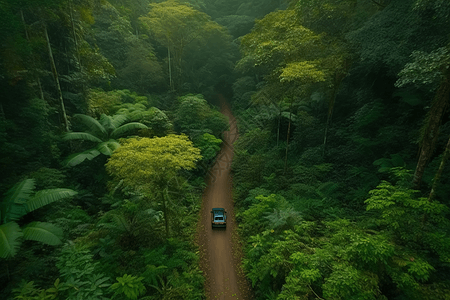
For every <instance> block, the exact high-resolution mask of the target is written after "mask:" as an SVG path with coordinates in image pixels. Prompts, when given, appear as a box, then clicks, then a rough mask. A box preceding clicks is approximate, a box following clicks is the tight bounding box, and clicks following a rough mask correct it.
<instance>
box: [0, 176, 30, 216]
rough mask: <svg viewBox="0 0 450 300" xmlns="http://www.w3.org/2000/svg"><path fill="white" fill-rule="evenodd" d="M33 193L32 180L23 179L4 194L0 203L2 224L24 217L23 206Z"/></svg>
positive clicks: (24, 209) (24, 210)
mask: <svg viewBox="0 0 450 300" xmlns="http://www.w3.org/2000/svg"><path fill="white" fill-rule="evenodd" d="M33 191H34V180H33V179H25V180H23V181H20V182H18V183H16V184H15V185H14V186H13V187H12V188H10V189H9V190H8V191H7V192H6V193H5V199H4V200H3V201H2V202H1V206H0V208H1V215H2V218H3V223H7V222H9V221H14V220H18V219H20V218H21V217H22V216H24V215H26V213H27V210H26V207H25V204H26V203H27V200H28V199H30V197H31V194H32V193H33Z"/></svg>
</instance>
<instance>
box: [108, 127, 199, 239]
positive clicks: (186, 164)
mask: <svg viewBox="0 0 450 300" xmlns="http://www.w3.org/2000/svg"><path fill="white" fill-rule="evenodd" d="M199 159H201V155H200V149H197V148H195V147H194V146H193V144H192V142H191V141H190V140H189V139H188V138H187V137H186V136H185V135H174V134H170V135H168V136H165V137H161V138H152V139H149V138H130V139H127V140H124V143H123V145H122V146H121V147H120V148H119V149H117V150H116V151H115V152H114V153H113V155H112V156H111V158H110V159H109V160H108V163H107V164H106V169H107V171H108V172H109V173H110V174H111V175H113V176H114V177H115V178H116V179H118V180H123V182H124V184H126V185H128V186H131V187H133V188H135V189H137V190H141V191H142V192H145V193H149V194H153V195H156V198H157V199H158V200H159V201H161V205H162V211H163V213H164V220H165V224H166V236H169V229H170V222H169V207H168V202H169V192H170V190H171V189H172V188H173V184H174V181H175V180H176V177H177V176H178V171H180V170H181V169H184V170H190V169H193V168H195V162H196V161H198V160H199Z"/></svg>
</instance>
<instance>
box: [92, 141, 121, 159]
mask: <svg viewBox="0 0 450 300" xmlns="http://www.w3.org/2000/svg"><path fill="white" fill-rule="evenodd" d="M119 147H120V144H119V143H118V142H117V141H115V140H109V141H107V142H104V143H101V144H100V145H98V146H97V150H98V151H100V153H102V154H104V155H107V156H111V154H112V153H113V152H114V150H116V149H117V148H119Z"/></svg>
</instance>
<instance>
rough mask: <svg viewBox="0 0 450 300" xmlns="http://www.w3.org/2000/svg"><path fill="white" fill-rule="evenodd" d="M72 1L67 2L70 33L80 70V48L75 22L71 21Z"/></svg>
mask: <svg viewBox="0 0 450 300" xmlns="http://www.w3.org/2000/svg"><path fill="white" fill-rule="evenodd" d="M72 5H73V4H72V1H70V2H69V11H70V23H71V25H72V33H73V41H74V43H75V51H76V52H77V60H78V67H79V68H80V71H82V68H81V58H80V50H79V49H78V39H77V32H76V30H75V22H74V21H73V6H72Z"/></svg>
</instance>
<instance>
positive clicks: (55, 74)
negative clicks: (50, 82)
mask: <svg viewBox="0 0 450 300" xmlns="http://www.w3.org/2000/svg"><path fill="white" fill-rule="evenodd" d="M44 35H45V40H46V41H47V49H48V56H49V58H50V64H51V66H52V73H53V78H54V79H55V84H56V90H57V92H58V98H59V102H60V105H61V113H62V117H63V121H64V129H65V130H66V131H67V132H69V120H68V119H67V115H66V108H65V106H64V100H63V96H62V92H61V85H60V84H59V77H58V71H57V70H56V65H55V60H54V59H53V51H52V47H51V45H50V39H49V37H48V32H47V26H46V25H45V23H44Z"/></svg>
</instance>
